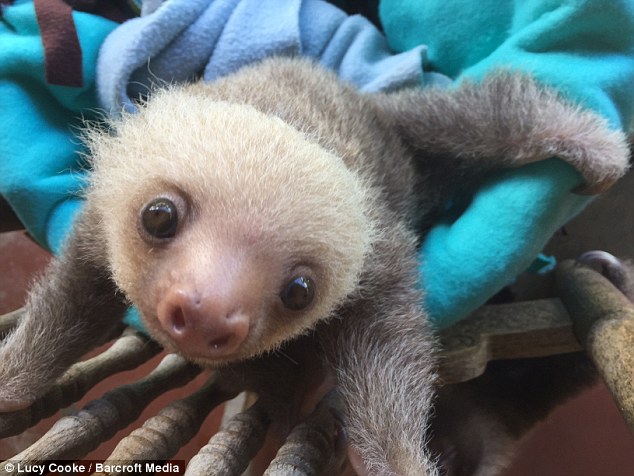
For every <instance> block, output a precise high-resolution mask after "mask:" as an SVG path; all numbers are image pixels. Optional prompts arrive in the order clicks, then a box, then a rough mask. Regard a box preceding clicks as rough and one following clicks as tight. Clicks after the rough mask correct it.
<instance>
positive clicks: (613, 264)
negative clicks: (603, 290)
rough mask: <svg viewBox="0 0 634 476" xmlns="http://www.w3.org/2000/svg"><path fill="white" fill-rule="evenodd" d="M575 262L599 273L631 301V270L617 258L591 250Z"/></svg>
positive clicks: (632, 283) (632, 287)
mask: <svg viewBox="0 0 634 476" xmlns="http://www.w3.org/2000/svg"><path fill="white" fill-rule="evenodd" d="M577 261H578V262H580V263H582V264H584V265H586V266H589V267H591V268H593V269H596V270H597V271H599V272H600V273H601V274H602V275H603V276H604V277H605V278H606V279H607V280H608V281H610V282H611V283H612V284H613V285H614V286H615V287H616V288H618V289H619V290H620V291H621V292H622V293H623V294H625V295H626V296H627V297H628V298H630V300H631V299H632V297H633V289H634V276H633V274H632V271H631V269H630V268H629V267H628V266H627V265H626V264H625V263H624V262H623V261H621V260H620V259H619V258H617V257H616V256H614V255H612V254H610V253H608V252H607V251H602V250H593V251H587V252H585V253H583V254H582V255H581V256H579V258H577Z"/></svg>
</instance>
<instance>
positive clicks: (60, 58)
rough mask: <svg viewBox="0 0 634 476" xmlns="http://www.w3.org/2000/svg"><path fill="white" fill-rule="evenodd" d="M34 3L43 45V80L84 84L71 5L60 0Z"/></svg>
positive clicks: (65, 84)
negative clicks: (44, 69)
mask: <svg viewBox="0 0 634 476" xmlns="http://www.w3.org/2000/svg"><path fill="white" fill-rule="evenodd" d="M34 5H35V14H36V16H37V22H38V24H39V26H40V32H41V34H42V44H43V45H44V54H45V66H46V81H47V82H48V83H49V84H55V85H58V86H71V87H81V86H82V85H83V83H84V81H83V75H82V65H81V60H82V56H81V46H80V44H79V38H78V37H77V30H76V29H75V23H74V21H73V16H72V8H71V7H70V6H69V5H67V4H66V3H65V2H64V1H63V0H34Z"/></svg>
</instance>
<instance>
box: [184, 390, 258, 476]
mask: <svg viewBox="0 0 634 476" xmlns="http://www.w3.org/2000/svg"><path fill="white" fill-rule="evenodd" d="M269 424H270V420H269V417H268V415H267V413H266V412H265V411H264V409H263V408H262V406H261V405H260V404H258V403H257V402H256V403H255V404H254V405H252V406H251V407H250V408H249V409H248V410H246V411H244V412H241V413H238V414H237V415H236V416H234V417H233V418H231V419H230V420H229V421H228V422H227V424H226V425H225V426H224V427H223V428H222V429H221V430H220V431H219V432H218V433H216V434H215V435H214V436H212V437H211V439H210V440H209V443H208V444H207V445H205V446H203V447H202V448H201V450H200V451H199V452H198V454H197V455H196V456H194V457H193V458H192V459H191V461H190V462H189V465H188V466H187V470H186V471H185V475H186V476H207V475H217V476H240V474H242V472H243V471H245V470H246V468H247V466H248V465H249V463H250V461H251V459H253V457H254V456H255V454H256V453H257V451H258V450H259V449H260V448H261V447H262V444H263V442H264V437H265V436H266V430H267V429H268V427H269Z"/></svg>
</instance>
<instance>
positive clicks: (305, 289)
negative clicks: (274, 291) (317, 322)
mask: <svg viewBox="0 0 634 476" xmlns="http://www.w3.org/2000/svg"><path fill="white" fill-rule="evenodd" d="M314 295H315V284H314V283H313V281H312V280H311V279H310V278H307V277H306V276H298V277H296V278H293V279H292V280H291V281H289V282H288V283H287V284H286V287H285V288H284V290H283V291H282V293H281V294H280V297H281V299H282V302H283V303H284V306H286V307H287V308H288V309H290V310H291V311H299V310H301V309H304V308H306V307H308V305H309V304H310V303H311V302H312V300H313V297H314Z"/></svg>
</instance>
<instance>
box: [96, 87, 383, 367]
mask: <svg viewBox="0 0 634 476" xmlns="http://www.w3.org/2000/svg"><path fill="white" fill-rule="evenodd" d="M174 117H177V118H178V123H179V127H178V128H174ZM112 128H113V129H114V133H113V134H99V133H94V134H93V136H91V137H89V142H90V145H91V151H92V155H93V161H94V174H93V180H92V186H91V188H90V190H89V192H88V197H89V199H90V200H91V201H92V203H94V205H95V208H96V210H97V213H98V214H99V216H100V217H101V226H102V228H103V233H104V236H105V237H106V248H107V253H108V260H109V263H110V266H111V272H112V275H113V278H114V280H115V282H116V283H117V285H118V287H119V288H120V289H121V290H122V291H123V292H124V293H125V295H126V296H127V298H128V299H129V300H130V301H131V302H132V303H134V304H135V305H136V306H137V307H138V309H139V310H140V312H141V315H142V318H143V319H144V322H145V325H146V327H147V329H148V331H149V332H150V333H151V334H152V335H153V337H154V338H155V339H156V340H158V341H159V342H161V343H162V344H163V345H164V346H166V347H167V348H170V349H172V350H175V351H178V352H180V353H182V354H183V355H185V356H186V357H188V358H190V359H191V360H194V361H197V362H199V363H203V364H205V365H211V366H214V365H219V364H222V363H226V362H230V361H235V360H239V359H244V358H248V357H252V356H255V355H258V354H261V353H263V352H267V351H270V350H273V349H275V348H276V347H278V346H279V345H280V344H282V343H283V342H284V341H286V340H289V339H292V338H294V337H296V336H298V335H300V334H302V333H305V332H307V331H308V330H310V329H311V328H313V327H314V326H315V325H316V323H317V322H319V321H321V320H323V319H327V318H328V317H329V316H331V314H332V313H333V311H334V310H335V309H336V308H337V307H338V306H339V305H341V304H342V303H343V302H344V301H345V300H346V298H347V297H348V295H349V294H350V293H351V292H353V291H354V290H355V289H356V288H357V287H358V281H359V275H360V273H361V271H362V268H363V265H364V261H365V257H366V254H367V253H368V251H369V249H370V247H371V241H372V237H373V224H372V223H371V220H370V219H369V218H368V213H367V208H368V204H367V194H368V192H367V190H366V188H365V187H364V185H363V184H362V182H361V180H360V179H359V178H358V177H357V176H356V175H355V174H354V173H352V172H351V171H350V170H348V169H347V168H346V166H345V164H344V163H343V160H342V159H341V158H339V157H337V156H336V155H334V154H333V153H331V152H330V151H328V150H326V149H324V148H323V147H321V146H319V145H318V144H316V143H314V142H313V141H311V140H310V139H309V138H307V136H306V135H305V134H303V133H301V132H300V131H298V130H296V129H294V128H293V127H291V126H289V125H288V124H286V123H284V122H283V121H281V120H280V119H278V118H276V117H272V116H267V115H265V114H263V113H261V112H259V111H257V110H255V109H254V108H253V107H250V106H244V105H233V104H227V103H223V102H218V101H214V100H211V99H210V98H208V97H206V96H205V95H204V94H203V95H201V91H200V89H191V86H190V87H189V88H188V87H183V88H180V89H170V90H167V91H165V92H162V93H160V94H158V95H156V96H155V97H154V98H153V99H152V100H151V101H150V102H149V103H148V104H147V105H146V106H145V108H144V109H142V110H141V111H140V112H139V113H138V114H136V115H133V116H129V117H125V118H124V119H123V120H122V121H121V122H120V123H116V124H113V125H112Z"/></svg>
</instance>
